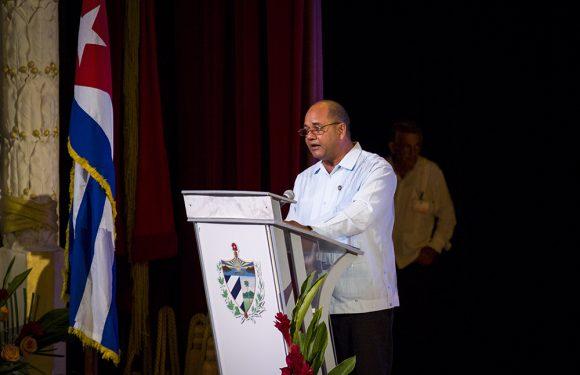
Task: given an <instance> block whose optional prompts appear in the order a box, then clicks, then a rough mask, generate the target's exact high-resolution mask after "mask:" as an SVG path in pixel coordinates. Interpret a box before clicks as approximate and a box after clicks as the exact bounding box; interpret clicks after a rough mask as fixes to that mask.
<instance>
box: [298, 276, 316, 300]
mask: <svg viewBox="0 0 580 375" xmlns="http://www.w3.org/2000/svg"><path fill="white" fill-rule="evenodd" d="M313 278H314V272H311V273H310V275H308V277H307V278H306V280H304V282H303V283H302V285H301V286H300V295H301V296H303V295H304V293H306V292H307V291H308V289H310V284H312V279H313Z"/></svg>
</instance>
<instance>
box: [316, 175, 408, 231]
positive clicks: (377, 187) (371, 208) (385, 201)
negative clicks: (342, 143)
mask: <svg viewBox="0 0 580 375" xmlns="http://www.w3.org/2000/svg"><path fill="white" fill-rule="evenodd" d="M396 187H397V177H396V175H395V173H394V172H393V170H392V169H390V168H388V167H387V166H385V165H380V166H378V167H376V168H374V169H373V170H372V171H371V173H370V174H369V176H368V177H367V178H366V180H365V181H364V182H363V184H362V186H361V188H360V190H359V191H358V192H357V193H356V194H355V195H354V197H353V200H352V202H351V203H350V204H349V205H348V206H347V207H346V208H345V209H343V210H342V211H340V212H338V213H337V214H336V215H335V216H334V217H332V218H331V219H329V220H327V221H325V222H323V223H316V224H311V227H312V229H313V230H314V231H315V232H317V233H320V234H322V235H324V236H327V237H330V238H337V237H342V236H347V237H350V236H354V235H357V234H359V233H362V232H363V231H365V230H366V229H367V228H368V227H369V225H370V224H372V223H373V221H374V220H375V219H376V218H377V217H378V216H379V215H387V213H388V212H390V210H389V209H390V208H391V207H392V205H393V196H394V194H395V189H396Z"/></svg>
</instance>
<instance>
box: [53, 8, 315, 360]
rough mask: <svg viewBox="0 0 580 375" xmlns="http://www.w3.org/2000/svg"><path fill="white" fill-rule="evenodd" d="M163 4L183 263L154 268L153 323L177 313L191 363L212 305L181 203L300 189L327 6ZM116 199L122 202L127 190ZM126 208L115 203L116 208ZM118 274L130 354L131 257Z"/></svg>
mask: <svg viewBox="0 0 580 375" xmlns="http://www.w3.org/2000/svg"><path fill="white" fill-rule="evenodd" d="M80 3H81V1H80V0H78V1H75V2H72V3H71V4H69V5H68V6H64V5H62V6H60V42H61V47H60V49H61V67H60V69H61V81H60V82H61V133H60V134H61V145H62V146H63V147H61V186H62V187H63V188H62V189H61V202H62V204H61V219H62V220H61V228H62V231H61V232H62V233H61V238H64V229H65V228H66V218H67V217H68V212H67V204H66V202H68V189H67V187H68V184H69V173H68V172H69V170H70V166H71V162H70V160H69V158H68V156H67V153H66V148H65V147H64V146H65V145H66V136H67V134H68V118H69V113H70V104H71V102H72V93H73V90H72V87H73V86H72V85H73V82H74V67H75V51H76V43H77V33H78V24H79V16H80ZM107 3H108V4H107V6H108V11H109V31H110V33H111V56H112V60H113V61H112V67H113V78H114V79H113V81H114V82H113V85H114V87H113V105H114V110H115V121H116V123H117V130H118V131H117V132H116V134H115V136H116V139H115V154H116V155H122V148H123V139H122V126H121V119H122V118H123V117H122V112H121V111H122V86H121V85H122V81H123V43H124V39H123V30H124V19H125V18H124V3H125V2H124V1H121V2H116V1H112V2H111V1H108V2H107ZM155 3H156V12H155V17H156V20H155V22H156V23H157V30H156V31H157V51H158V69H159V79H160V87H159V89H160V92H161V101H162V107H163V117H164V123H165V127H164V133H165V134H164V137H165V142H166V145H167V156H168V159H169V167H170V176H169V179H170V181H171V189H172V193H173V198H174V207H175V226H176V231H177V234H178V242H179V255H178V256H177V258H174V259H169V260H158V261H154V262H151V264H150V267H151V268H150V294H151V296H150V297H151V299H150V316H151V320H152V321H151V323H152V332H153V333H155V332H156V328H155V319H156V317H157V311H158V309H159V308H160V307H161V306H163V305H170V306H172V307H173V308H174V309H175V310H176V314H177V317H178V321H177V324H178V332H180V333H179V339H180V341H181V343H180V348H181V352H182V354H183V349H184V347H185V340H186V338H187V337H186V335H187V325H188V324H189V319H190V318H191V317H192V316H193V314H195V313H197V312H206V303H205V295H204V292H203V281H202V276H201V273H200V267H199V259H198V257H197V249H196V248H195V244H194V237H193V227H192V226H191V224H189V223H187V221H186V216H185V210H184V208H183V200H182V197H181V191H182V190H187V189H237V190H262V191H271V192H274V193H278V194H280V193H282V192H283V191H284V190H286V189H289V188H292V185H293V182H294V178H295V176H296V174H297V173H298V172H299V171H300V170H301V169H303V168H304V167H305V166H306V164H307V163H308V162H309V159H308V158H307V155H306V149H305V147H304V146H303V142H302V140H301V139H300V138H299V137H298V135H297V133H296V131H297V129H298V128H299V127H300V126H301V125H302V121H303V117H304V114H305V111H306V109H307V108H308V107H309V105H310V104H311V103H312V102H314V101H316V100H318V99H321V98H322V49H321V44H322V30H321V28H322V25H321V9H320V0H312V1H304V0H302V1H290V0H283V1H274V0H268V1H265V0H262V1H257V0H250V1H246V0H243V1H242V0H237V1H232V0H230V1H212V0H194V1H189V0H176V1H175V2H164V1H155ZM116 166H117V174H118V181H120V182H121V181H123V178H121V176H122V175H123V163H122V160H116ZM118 191H119V192H120V194H121V193H122V192H123V188H122V187H119V189H118ZM150 199H155V197H150ZM123 200H124V197H123V196H118V197H117V201H118V202H119V204H118V206H119V208H122V206H123V204H122V202H123ZM123 217H124V212H122V211H121V212H120V213H119V218H120V220H118V223H117V224H118V225H117V232H118V233H117V239H118V240H119V241H118V250H119V252H123V250H124V249H123V244H124V242H125V240H124V239H125V238H126V233H125V223H124V220H123ZM63 245H64V243H63ZM118 273H119V275H118V296H117V299H118V303H119V319H120V329H121V332H120V333H121V338H122V340H123V341H124V342H122V347H123V349H124V350H126V341H125V340H126V335H127V334H128V327H129V319H130V316H129V315H130V300H131V298H130V296H131V287H130V285H131V283H130V274H129V267H128V259H127V257H126V256H122V257H121V258H120V259H119V262H118ZM71 344H72V345H70V346H69V351H70V353H71V354H72V353H78V352H79V351H80V347H79V346H78V343H77V342H74V341H73V342H71ZM70 359H71V360H70V361H69V368H70V369H73V370H75V371H82V370H81V369H82V363H81V357H80V356H78V355H76V354H74V355H73V356H71V357H70ZM101 366H104V367H103V369H106V368H109V367H110V366H109V365H108V364H106V363H102V364H101ZM111 371H114V370H112V369H111Z"/></svg>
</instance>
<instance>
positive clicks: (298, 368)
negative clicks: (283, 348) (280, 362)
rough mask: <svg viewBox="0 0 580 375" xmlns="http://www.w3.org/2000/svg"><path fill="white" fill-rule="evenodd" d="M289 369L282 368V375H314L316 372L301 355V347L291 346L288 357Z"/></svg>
mask: <svg viewBox="0 0 580 375" xmlns="http://www.w3.org/2000/svg"><path fill="white" fill-rule="evenodd" d="M286 364H287V365H288V366H287V367H284V368H281V369H280V370H282V375H314V372H313V371H312V369H311V368H310V366H309V365H308V363H307V362H306V360H305V359H304V357H303V356H302V353H300V347H299V346H298V345H296V344H292V345H290V353H288V355H287V356H286Z"/></svg>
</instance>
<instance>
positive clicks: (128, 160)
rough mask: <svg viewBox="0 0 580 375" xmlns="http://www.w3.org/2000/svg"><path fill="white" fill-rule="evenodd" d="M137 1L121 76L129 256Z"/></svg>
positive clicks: (131, 0)
mask: <svg viewBox="0 0 580 375" xmlns="http://www.w3.org/2000/svg"><path fill="white" fill-rule="evenodd" d="M139 11H140V9H139V0H127V3H126V12H125V18H126V20H127V22H126V25H127V26H126V29H125V53H124V61H123V63H124V74H123V97H124V101H123V103H124V112H123V113H124V118H123V142H124V150H123V151H124V154H123V156H124V162H125V165H124V167H125V168H124V170H125V176H124V177H125V198H126V204H127V234H128V235H127V251H128V252H129V254H131V245H132V242H133V236H132V233H133V228H134V226H135V191H136V188H137V164H138V155H139V96H138V95H139V35H140V33H139V27H140V26H139Z"/></svg>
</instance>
